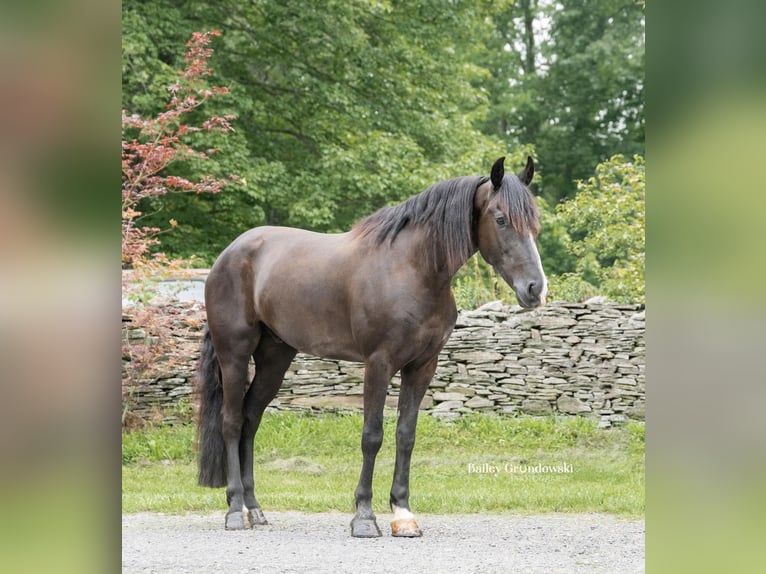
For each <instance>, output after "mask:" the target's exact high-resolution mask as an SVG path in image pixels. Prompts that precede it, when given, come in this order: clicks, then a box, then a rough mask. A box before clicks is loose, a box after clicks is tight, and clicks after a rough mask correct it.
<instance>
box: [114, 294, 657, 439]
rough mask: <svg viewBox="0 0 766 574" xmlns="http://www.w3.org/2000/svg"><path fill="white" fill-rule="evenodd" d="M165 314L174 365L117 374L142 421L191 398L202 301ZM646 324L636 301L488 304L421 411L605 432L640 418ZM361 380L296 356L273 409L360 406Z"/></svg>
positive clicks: (462, 334)
mask: <svg viewBox="0 0 766 574" xmlns="http://www.w3.org/2000/svg"><path fill="white" fill-rule="evenodd" d="M168 309H169V312H171V313H173V314H174V315H175V317H176V321H175V328H174V338H176V339H177V341H176V343H177V344H176V345H175V346H174V352H173V354H172V355H173V356H172V358H173V361H169V364H168V366H167V369H165V370H163V368H162V367H163V365H162V364H159V365H156V366H155V369H154V373H155V375H154V376H152V377H149V378H147V379H146V380H141V381H133V380H130V379H129V377H128V375H127V373H128V371H127V369H124V371H123V373H124V379H123V391H124V395H125V397H126V399H125V400H126V401H128V402H129V404H126V406H127V408H128V409H129V410H130V411H132V412H133V413H134V414H136V415H139V416H149V415H150V414H151V413H156V412H167V411H168V410H169V409H168V407H172V406H174V405H175V404H176V403H177V402H178V399H179V398H180V397H190V395H191V393H192V381H193V376H194V372H193V371H194V368H193V366H194V362H195V359H196V353H197V351H198V346H199V340H200V336H201V333H202V328H201V326H202V325H203V324H204V311H203V309H202V306H201V305H200V304H199V303H175V304H173V305H170V306H168ZM644 326H645V310H644V308H643V306H639V305H611V304H603V303H553V304H549V305H547V306H546V307H543V308H541V309H534V310H531V311H527V310H522V309H520V308H519V307H505V306H502V305H501V304H499V303H490V304H488V305H485V306H484V307H482V308H480V309H478V310H476V311H471V312H462V313H461V314H460V316H459V318H458V322H457V324H456V326H455V330H454V331H453V333H452V336H451V337H450V339H449V341H448V342H447V344H446V346H445V348H444V349H443V350H442V353H441V355H440V357H439V364H438V367H437V370H436V375H435V376H434V379H433V380H432V382H431V385H430V387H429V390H428V393H427V395H426V397H425V399H424V400H423V404H422V405H421V409H423V410H424V411H427V412H429V413H430V414H432V415H433V416H435V417H444V418H455V417H458V416H460V415H461V414H463V413H469V412H492V413H499V414H504V415H517V414H521V415H532V416H550V415H562V416H574V415H580V416H587V417H594V418H597V419H598V420H599V424H600V425H601V426H603V427H608V426H611V425H615V424H617V425H618V424H621V423H624V422H626V421H627V420H628V419H636V420H643V419H644V409H645V372H644V364H645V363H644V358H645V344H644ZM123 331H124V333H123V335H124V337H127V338H129V339H131V338H132V339H131V340H134V341H135V340H138V339H140V338H141V337H142V336H143V333H142V332H140V331H138V330H136V329H132V327H131V321H130V315H129V314H126V315H124V316H123ZM169 358H170V357H169ZM171 363H172V365H173V366H170V364H171ZM363 376H364V369H363V367H362V365H361V364H359V363H351V362H347V361H334V360H324V359H317V358H314V357H310V356H307V355H303V354H299V355H298V356H297V357H296V359H295V361H293V364H292V365H291V367H290V370H289V371H288V372H287V374H286V375H285V381H284V384H283V386H282V388H281V390H280V392H279V395H278V396H277V398H276V399H275V400H274V402H273V403H272V405H271V407H270V408H274V409H299V410H305V409H311V410H317V411H320V410H348V409H360V408H361V406H362V380H363ZM399 387H400V381H399V378H398V376H397V377H395V378H394V380H393V382H392V385H391V387H390V388H389V392H388V394H389V396H388V399H387V403H386V404H387V406H388V407H391V408H395V407H396V401H397V396H398V393H399Z"/></svg>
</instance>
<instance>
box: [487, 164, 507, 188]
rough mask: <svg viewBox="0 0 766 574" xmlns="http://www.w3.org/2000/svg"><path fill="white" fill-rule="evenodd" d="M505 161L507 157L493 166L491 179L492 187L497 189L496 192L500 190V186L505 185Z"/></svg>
mask: <svg viewBox="0 0 766 574" xmlns="http://www.w3.org/2000/svg"><path fill="white" fill-rule="evenodd" d="M504 161H505V157H500V158H498V159H497V161H495V163H494V165H493V166H492V172H491V173H490V176H489V179H490V180H491V181H492V187H493V188H495V191H497V190H498V189H500V185H502V183H503V176H504V175H505V168H504V167H503V162H504Z"/></svg>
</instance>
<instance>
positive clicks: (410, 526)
mask: <svg viewBox="0 0 766 574" xmlns="http://www.w3.org/2000/svg"><path fill="white" fill-rule="evenodd" d="M391 536H402V537H405V538H418V537H419V536H423V531H422V530H421V529H420V527H419V526H418V523H417V522H415V519H414V518H400V519H399V520H392V521H391Z"/></svg>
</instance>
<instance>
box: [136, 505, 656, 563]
mask: <svg viewBox="0 0 766 574" xmlns="http://www.w3.org/2000/svg"><path fill="white" fill-rule="evenodd" d="M266 516H267V518H268V519H269V522H270V524H269V525H268V526H264V527H259V528H257V529H255V530H247V531H239V532H227V531H225V530H224V529H223V512H219V513H216V514H206V515H198V514H188V515H181V516H179V515H164V514H153V513H140V514H125V515H123V517H122V571H123V572H125V573H134V572H142V573H144V572H158V573H160V572H162V573H165V572H184V573H186V572H216V573H217V572H226V573H227V574H234V573H238V572H274V573H279V572H284V573H304V572H311V573H312V574H313V573H343V572H355V573H360V572H365V573H366V572H433V573H440V572H450V573H452V572H481V573H490V572H525V573H527V572H545V573H553V572H561V573H570V572H605V573H607V572H608V573H610V574H612V573H614V572H620V573H633V572H643V571H644V521H643V520H624V519H620V518H615V517H613V516H609V515H600V514H544V515H529V516H526V515H515V514H511V515H508V514H506V515H495V514H486V515H478V514H468V515H448V516H442V515H428V514H421V515H418V522H419V524H420V526H421V527H422V528H423V532H424V534H423V537H422V538H392V537H391V535H390V534H391V529H390V527H389V525H388V521H389V520H390V519H391V517H390V516H389V515H387V514H381V515H378V525H379V526H380V528H381V530H382V532H383V537H382V538H374V539H355V538H351V536H350V534H349V532H350V530H349V521H350V520H351V514H341V513H323V514H306V513H302V512H275V511H271V512H269V511H267V512H266Z"/></svg>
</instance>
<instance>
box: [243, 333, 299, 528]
mask: <svg viewBox="0 0 766 574" xmlns="http://www.w3.org/2000/svg"><path fill="white" fill-rule="evenodd" d="M296 352H297V351H296V350H295V349H293V348H292V347H290V346H289V345H286V344H285V343H282V342H278V341H277V340H275V339H274V338H273V337H272V336H270V335H269V334H266V333H264V336H263V337H261V341H260V343H259V344H258V348H257V349H256V350H255V353H254V354H253V359H254V360H255V377H254V378H253V383H252V385H250V390H248V391H247V395H245V408H244V417H245V421H244V425H243V427H242V438H241V440H240V443H239V456H240V460H241V467H242V484H243V486H244V489H245V490H244V500H245V506H246V507H247V510H248V519H249V521H250V525H251V526H254V525H258V524H268V522H267V521H266V518H265V517H264V515H263V511H262V510H261V506H260V505H259V504H258V500H256V498H255V481H254V479H253V439H254V438H255V433H256V432H257V431H258V427H259V426H260V424H261V417H262V416H263V411H264V410H265V409H266V406H267V405H268V404H269V403H270V402H271V401H272V400H273V399H274V397H275V396H276V395H277V391H279V387H280V386H282V380H283V379H284V376H285V372H286V371H287V369H288V367H290V363H291V362H292V360H293V358H294V357H295V354H296Z"/></svg>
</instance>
